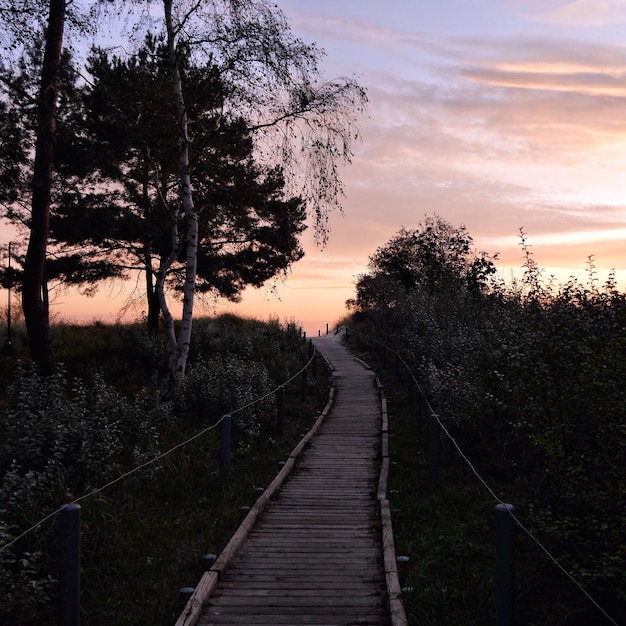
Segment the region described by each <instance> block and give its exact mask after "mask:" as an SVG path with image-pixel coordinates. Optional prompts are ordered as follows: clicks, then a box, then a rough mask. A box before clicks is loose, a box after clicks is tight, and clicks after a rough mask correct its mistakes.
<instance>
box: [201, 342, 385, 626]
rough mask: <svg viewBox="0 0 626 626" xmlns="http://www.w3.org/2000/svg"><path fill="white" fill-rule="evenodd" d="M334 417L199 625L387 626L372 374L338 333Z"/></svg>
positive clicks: (327, 348)
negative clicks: (351, 351) (311, 625)
mask: <svg viewBox="0 0 626 626" xmlns="http://www.w3.org/2000/svg"><path fill="white" fill-rule="evenodd" d="M314 342H315V345H316V347H317V349H318V350H319V351H320V352H321V353H322V354H323V355H324V356H326V358H327V359H328V360H329V361H330V362H331V364H332V365H333V367H334V370H335V371H334V380H335V395H334V403H333V405H332V408H331V410H330V412H329V414H328V415H327V416H326V417H325V419H324V421H323V423H322V424H321V427H320V429H319V431H318V433H317V435H316V436H315V437H313V438H312V439H311V440H310V443H309V444H308V447H306V448H305V450H304V452H303V453H302V454H301V455H300V456H299V457H298V459H297V462H296V463H295V466H294V468H293V470H292V471H291V473H290V474H289V476H288V478H287V479H286V480H285V482H284V484H283V485H282V487H281V489H280V490H279V491H278V492H277V493H276V494H275V495H274V496H273V497H272V498H271V499H270V500H268V502H267V505H266V506H265V508H264V510H263V513H262V514H261V515H260V516H259V518H258V519H257V520H256V523H255V524H254V526H253V527H252V530H251V531H250V532H249V534H248V537H247V540H246V541H245V543H243V545H242V546H241V548H240V549H239V552H238V553H237V556H236V557H235V558H234V559H232V562H231V563H230V564H229V566H228V567H227V568H226V569H225V570H224V572H223V573H222V577H221V579H220V580H219V582H217V584H216V585H215V587H214V588H213V589H212V593H211V595H210V597H209V598H208V600H206V601H204V602H203V608H202V610H201V612H200V615H199V618H198V621H197V624H199V625H201V626H210V625H213V624H249V625H250V626H252V625H256V624H266V625H268V626H269V625H271V626H276V625H279V624H293V625H296V624H318V625H320V626H321V625H323V626H333V625H339V624H344V625H345V624H354V625H356V624H371V625H374V624H375V625H383V624H389V611H388V603H387V596H386V585H385V567H384V564H383V551H382V547H381V531H380V507H379V503H378V500H377V493H376V490H377V486H378V479H379V472H380V441H381V439H380V432H381V405H380V399H379V397H378V394H377V390H376V386H375V381H374V375H373V374H372V372H371V371H369V370H368V369H366V368H365V367H363V366H362V365H361V364H360V363H359V362H358V361H356V360H355V358H354V357H353V356H352V355H350V353H349V352H348V351H347V350H346V349H345V348H344V347H343V346H341V345H340V344H339V343H338V341H336V339H335V338H334V337H332V336H329V337H323V338H316V339H315V340H314Z"/></svg>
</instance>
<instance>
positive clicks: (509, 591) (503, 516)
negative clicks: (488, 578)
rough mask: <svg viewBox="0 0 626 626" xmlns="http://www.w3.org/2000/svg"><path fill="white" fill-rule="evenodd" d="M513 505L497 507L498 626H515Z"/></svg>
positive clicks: (499, 505) (501, 504)
mask: <svg viewBox="0 0 626 626" xmlns="http://www.w3.org/2000/svg"><path fill="white" fill-rule="evenodd" d="M514 511H515V507H514V506H513V505H512V504H504V503H500V504H498V505H496V626H513V615H514V610H515V562H514V535H515V518H514V517H513V515H512V514H513V512H514Z"/></svg>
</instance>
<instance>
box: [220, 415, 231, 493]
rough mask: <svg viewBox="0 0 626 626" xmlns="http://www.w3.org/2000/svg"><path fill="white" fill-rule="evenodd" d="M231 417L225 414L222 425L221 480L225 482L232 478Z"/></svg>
mask: <svg viewBox="0 0 626 626" xmlns="http://www.w3.org/2000/svg"><path fill="white" fill-rule="evenodd" d="M231 427H232V426H231V417H230V415H224V417H223V418H222V424H221V427H220V482H221V483H222V484H225V483H227V482H228V480H229V478H230V439H231Z"/></svg>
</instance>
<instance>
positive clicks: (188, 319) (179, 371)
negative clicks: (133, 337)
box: [163, 0, 198, 385]
mask: <svg viewBox="0 0 626 626" xmlns="http://www.w3.org/2000/svg"><path fill="white" fill-rule="evenodd" d="M163 4H164V10H165V23H166V27H167V50H168V56H169V64H170V73H171V76H172V87H173V91H174V104H175V107H176V122H177V124H178V149H179V168H180V191H179V193H180V206H181V209H182V212H183V214H184V216H185V226H186V233H185V243H186V257H185V284H184V286H183V312H182V319H181V325H180V331H179V334H178V340H177V342H176V354H175V355H172V356H175V366H174V371H173V372H171V374H172V378H173V382H174V384H175V385H176V384H178V382H180V381H181V380H182V379H183V377H184V376H185V368H186V366H187V357H188V356H189V346H190V343H191V326H192V321H193V305H194V296H195V290H196V268H197V256H198V254H197V253H198V215H197V213H196V209H195V206H194V203H193V190H192V186H191V176H190V172H189V136H188V133H187V111H186V107H185V99H184V96H183V88H182V81H181V78H180V70H179V66H178V59H177V52H176V34H175V32H174V25H173V22H172V0H164V3H163Z"/></svg>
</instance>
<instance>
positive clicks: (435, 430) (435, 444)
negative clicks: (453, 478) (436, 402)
mask: <svg viewBox="0 0 626 626" xmlns="http://www.w3.org/2000/svg"><path fill="white" fill-rule="evenodd" d="M440 456H441V424H440V423H439V416H438V415H437V414H436V413H432V414H431V416H430V438H429V444H428V482H429V484H430V485H431V487H436V486H437V485H438V484H439V463H440Z"/></svg>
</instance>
